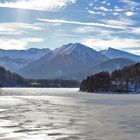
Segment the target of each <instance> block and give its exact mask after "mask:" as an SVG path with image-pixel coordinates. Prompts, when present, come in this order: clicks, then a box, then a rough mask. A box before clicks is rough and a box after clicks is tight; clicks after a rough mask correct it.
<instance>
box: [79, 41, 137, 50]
mask: <svg viewBox="0 0 140 140" xmlns="http://www.w3.org/2000/svg"><path fill="white" fill-rule="evenodd" d="M81 43H83V44H85V45H87V46H91V47H93V48H94V49H98V50H100V49H106V48H108V47H113V48H118V49H124V50H125V49H126V50H130V51H131V52H133V48H135V47H137V48H138V47H139V44H140V40H137V39H123V38H110V39H108V40H107V39H106V40H104V39H93V38H87V39H83V40H82V41H81ZM139 51H140V49H139Z"/></svg>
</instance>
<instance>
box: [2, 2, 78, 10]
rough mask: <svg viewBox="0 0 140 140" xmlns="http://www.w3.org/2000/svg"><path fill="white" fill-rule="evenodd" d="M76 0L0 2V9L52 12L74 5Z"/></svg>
mask: <svg viewBox="0 0 140 140" xmlns="http://www.w3.org/2000/svg"><path fill="white" fill-rule="evenodd" d="M75 1H76V0H20V1H19V0H16V1H15V2H8V1H5V2H0V7H8V8H21V9H30V10H41V11H52V10H56V9H59V8H62V7H64V6H66V5H67V4H71V3H74V2H75Z"/></svg>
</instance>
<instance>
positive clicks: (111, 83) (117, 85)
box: [80, 63, 140, 92]
mask: <svg viewBox="0 0 140 140" xmlns="http://www.w3.org/2000/svg"><path fill="white" fill-rule="evenodd" d="M80 90H81V91H87V92H108V91H112V92H139V91H140V63H137V64H135V65H131V66H128V67H124V68H123V69H121V70H115V71H113V72H112V73H111V74H110V73H109V72H104V71H103V72H100V73H97V74H95V75H92V76H89V77H87V79H86V80H83V81H82V83H81V85H80Z"/></svg>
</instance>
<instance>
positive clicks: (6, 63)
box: [0, 48, 50, 72]
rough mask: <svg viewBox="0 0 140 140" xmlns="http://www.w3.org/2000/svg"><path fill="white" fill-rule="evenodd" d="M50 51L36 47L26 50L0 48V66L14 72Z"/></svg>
mask: <svg viewBox="0 0 140 140" xmlns="http://www.w3.org/2000/svg"><path fill="white" fill-rule="evenodd" d="M48 52H50V50H49V49H47V48H46V49H36V48H31V49H27V50H2V49H0V66H3V67H5V68H6V69H8V70H10V71H14V72H16V71H17V70H19V69H21V68H22V67H25V66H26V65H27V64H29V63H30V62H33V61H35V60H36V59H38V58H40V57H42V56H43V55H45V54H47V53H48Z"/></svg>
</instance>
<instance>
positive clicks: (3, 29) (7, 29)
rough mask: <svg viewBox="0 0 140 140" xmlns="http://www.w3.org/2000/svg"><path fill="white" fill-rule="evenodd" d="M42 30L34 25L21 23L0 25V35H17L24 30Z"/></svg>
mask: <svg viewBox="0 0 140 140" xmlns="http://www.w3.org/2000/svg"><path fill="white" fill-rule="evenodd" d="M42 29H43V28H42V27H41V26H40V25H38V24H36V23H34V24H30V23H21V22H12V23H0V34H5V35H19V34H22V33H24V32H25V30H42Z"/></svg>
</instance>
